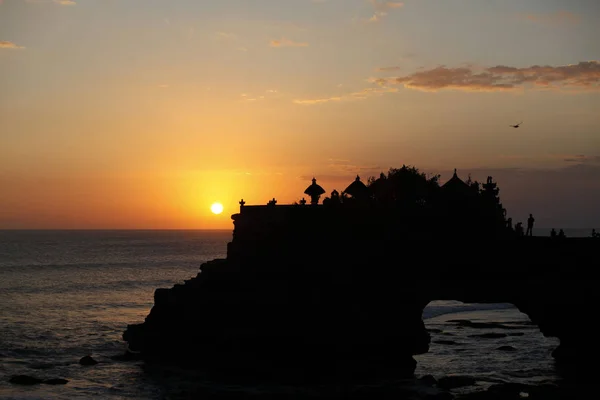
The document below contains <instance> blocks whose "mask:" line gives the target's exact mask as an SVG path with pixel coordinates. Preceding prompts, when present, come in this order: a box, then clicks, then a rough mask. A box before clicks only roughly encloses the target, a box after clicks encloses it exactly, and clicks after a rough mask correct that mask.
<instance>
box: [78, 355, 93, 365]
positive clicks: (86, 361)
mask: <svg viewBox="0 0 600 400" xmlns="http://www.w3.org/2000/svg"><path fill="white" fill-rule="evenodd" d="M79 364H81V365H96V364H98V361H96V360H94V359H93V358H92V356H85V357H81V359H80V360H79Z"/></svg>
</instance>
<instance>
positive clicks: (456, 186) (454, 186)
mask: <svg viewBox="0 0 600 400" xmlns="http://www.w3.org/2000/svg"><path fill="white" fill-rule="evenodd" d="M442 188H444V189H451V190H461V191H466V190H470V189H471V187H470V186H469V185H467V184H466V183H465V182H464V181H463V180H462V179H460V178H459V177H458V175H457V174H456V169H454V175H452V178H450V179H449V180H448V182H446V183H444V184H443V185H442Z"/></svg>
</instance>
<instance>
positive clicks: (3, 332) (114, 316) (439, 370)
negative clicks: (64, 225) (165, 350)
mask: <svg viewBox="0 0 600 400" xmlns="http://www.w3.org/2000/svg"><path fill="white" fill-rule="evenodd" d="M230 240H231V232H230V231H0V397H1V398H15V399H17V398H18V399H25V398H28V399H33V398H35V399H39V398H59V399H73V398H86V399H89V398H94V397H101V398H128V399H164V398H184V397H185V396H184V395H183V393H184V391H185V390H184V388H185V382H183V381H181V380H177V379H175V378H172V377H171V378H164V377H157V376H156V375H155V374H150V373H147V372H144V370H143V369H142V365H141V363H118V362H114V361H112V360H110V358H109V357H110V356H113V355H116V354H121V353H122V352H123V351H124V342H123V341H122V339H121V335H122V333H123V331H124V330H125V328H126V326H127V324H130V323H137V322H142V321H143V320H144V318H145V316H146V315H147V314H148V312H149V310H150V308H151V307H152V304H153V293H154V290H155V289H156V288H158V287H171V286H172V285H173V284H175V283H182V282H183V280H185V279H189V278H190V277H192V276H195V275H196V274H197V272H198V268H199V266H200V265H201V264H202V263H203V262H205V261H208V260H211V259H213V258H223V257H225V253H226V244H227V242H228V241H230ZM424 318H426V325H427V327H428V328H432V329H439V330H440V331H442V332H438V333H433V334H432V339H433V341H434V343H432V345H431V352H430V353H429V354H426V355H422V356H418V357H416V358H417V360H418V361H419V367H418V369H417V372H416V373H417V375H423V374H432V375H434V376H435V377H441V376H444V375H448V374H467V375H472V376H476V377H478V378H481V382H480V385H482V386H484V385H486V384H488V383H489V382H494V381H499V380H500V381H519V382H525V383H530V382H537V381H540V380H552V379H554V378H556V376H555V373H554V369H553V365H552V360H551V358H550V355H549V354H550V352H551V350H552V348H553V347H554V346H555V345H556V344H557V341H556V340H553V339H546V338H543V337H542V335H541V334H540V333H539V332H538V331H537V329H536V328H535V327H531V326H528V325H525V324H522V322H523V321H527V318H526V316H524V315H523V314H521V313H519V312H518V310H515V309H514V308H513V307H511V306H510V305H508V304H494V305H473V304H462V303H458V302H436V303H432V304H431V305H430V306H429V307H428V308H427V309H426V310H425V312H424ZM458 318H461V319H462V318H466V319H471V320H480V321H495V322H504V323H507V324H514V325H515V326H518V327H520V328H519V330H511V331H510V332H511V333H512V332H521V333H523V336H510V337H504V338H498V339H485V340H482V339H475V338H473V337H471V335H473V334H478V333H484V332H483V330H476V331H474V330H472V329H471V328H465V329H460V328H458V327H457V326H456V325H455V324H453V323H448V322H447V321H448V320H450V319H458ZM492 331H493V330H492ZM486 332H487V331H486ZM502 333H505V331H504V332H502ZM440 340H446V341H448V340H450V341H452V342H453V343H452V344H438V343H435V342H436V341H440ZM502 345H511V346H513V347H515V348H516V349H518V350H519V351H518V352H502V351H498V350H497V348H498V347H499V346H502ZM88 354H89V355H92V356H93V357H94V358H95V359H96V360H98V361H100V362H101V363H100V364H98V365H96V366H93V367H83V366H81V365H79V364H78V360H79V359H80V358H81V357H83V356H85V355H88ZM16 374H26V375H31V376H36V377H40V378H44V379H46V378H65V379H68V380H69V383H68V384H67V385H64V386H50V385H36V386H31V387H25V386H16V385H12V384H10V383H8V379H9V378H10V376H11V375H16ZM188 383H189V382H188ZM195 384H198V382H197V380H196V383H195ZM203 384H204V385H205V386H206V387H207V388H209V389H207V390H208V391H209V392H215V391H216V392H219V391H225V392H226V391H227V390H232V388H228V387H223V386H218V387H217V386H213V385H212V384H211V383H210V382H204V383H203ZM250 389H251V388H242V389H241V390H250ZM235 390H240V388H236V389H235ZM252 390H253V391H256V390H257V389H256V388H252ZM266 390H268V389H266Z"/></svg>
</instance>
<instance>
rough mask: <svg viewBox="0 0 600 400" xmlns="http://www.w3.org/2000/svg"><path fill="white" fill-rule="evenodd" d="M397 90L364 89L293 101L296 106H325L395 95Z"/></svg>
mask: <svg viewBox="0 0 600 400" xmlns="http://www.w3.org/2000/svg"><path fill="white" fill-rule="evenodd" d="M397 91H398V89H396V88H390V87H379V88H366V89H363V90H360V91H358V92H352V93H347V94H343V95H340V96H331V97H321V98H316V99H302V100H294V103H296V104H303V105H315V104H325V103H333V102H340V101H352V100H365V99H368V98H370V97H375V96H381V95H383V94H385V93H395V92H397Z"/></svg>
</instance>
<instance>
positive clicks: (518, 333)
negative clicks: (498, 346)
mask: <svg viewBox="0 0 600 400" xmlns="http://www.w3.org/2000/svg"><path fill="white" fill-rule="evenodd" d="M524 335H525V334H524V333H523V332H512V333H509V334H508V336H524Z"/></svg>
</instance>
